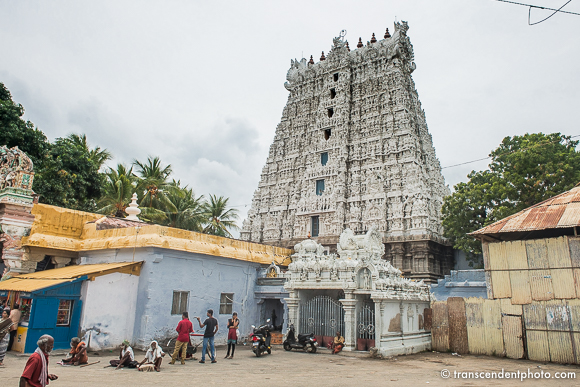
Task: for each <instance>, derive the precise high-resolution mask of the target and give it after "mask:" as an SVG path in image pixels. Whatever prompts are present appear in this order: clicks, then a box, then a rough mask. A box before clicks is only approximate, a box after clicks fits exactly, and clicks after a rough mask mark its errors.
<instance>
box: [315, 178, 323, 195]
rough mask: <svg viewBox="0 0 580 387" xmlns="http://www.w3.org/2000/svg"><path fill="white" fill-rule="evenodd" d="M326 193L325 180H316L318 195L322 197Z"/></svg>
mask: <svg viewBox="0 0 580 387" xmlns="http://www.w3.org/2000/svg"><path fill="white" fill-rule="evenodd" d="M323 192H324V179H322V180H316V195H318V196H320V195H322V193H323Z"/></svg>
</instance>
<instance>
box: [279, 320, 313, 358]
mask: <svg viewBox="0 0 580 387" xmlns="http://www.w3.org/2000/svg"><path fill="white" fill-rule="evenodd" d="M316 347H318V342H317V341H316V338H315V337H314V333H308V334H304V335H301V334H299V335H298V340H296V335H295V333H294V325H290V328H289V329H288V334H287V335H286V340H284V349H285V350H286V351H290V350H292V349H301V350H303V351H306V352H309V353H316Z"/></svg>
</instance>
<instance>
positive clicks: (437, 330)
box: [431, 301, 449, 352]
mask: <svg viewBox="0 0 580 387" xmlns="http://www.w3.org/2000/svg"><path fill="white" fill-rule="evenodd" d="M431 309H433V322H432V327H431V347H432V348H433V350H434V351H439V352H447V351H448V350H449V316H448V314H447V302H446V301H438V302H434V303H433V305H432V307H431Z"/></svg>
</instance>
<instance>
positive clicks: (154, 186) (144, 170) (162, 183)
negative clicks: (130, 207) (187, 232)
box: [133, 156, 177, 223]
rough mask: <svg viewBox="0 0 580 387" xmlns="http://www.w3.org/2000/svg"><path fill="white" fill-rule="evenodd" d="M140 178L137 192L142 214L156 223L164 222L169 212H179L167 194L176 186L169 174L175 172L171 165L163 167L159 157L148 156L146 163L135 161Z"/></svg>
mask: <svg viewBox="0 0 580 387" xmlns="http://www.w3.org/2000/svg"><path fill="white" fill-rule="evenodd" d="M133 165H135V166H136V167H137V168H138V170H137V175H138V178H139V181H138V184H137V194H138V195H139V196H140V202H139V205H140V206H141V211H142V214H143V215H144V216H145V217H146V218H149V220H151V221H153V222H155V223H163V221H164V220H165V218H166V215H165V214H166V213H167V212H173V213H174V212H177V208H176V207H175V205H174V204H173V203H172V202H171V200H170V199H169V197H168V196H167V195H168V194H169V193H170V191H171V190H172V189H175V188H176V187H175V186H174V185H173V183H172V182H169V175H171V173H172V172H173V170H172V169H171V165H167V166H166V167H165V168H162V167H161V160H159V157H151V156H149V157H148V158H147V162H146V163H142V162H140V161H138V160H134V161H133Z"/></svg>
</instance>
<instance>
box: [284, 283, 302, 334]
mask: <svg viewBox="0 0 580 387" xmlns="http://www.w3.org/2000/svg"><path fill="white" fill-rule="evenodd" d="M284 302H285V303H286V305H287V306H288V326H290V324H294V328H295V329H296V332H300V330H299V329H300V327H299V326H298V325H299V324H298V321H299V317H300V316H299V314H298V306H299V305H300V299H299V298H298V297H297V295H296V292H290V297H289V298H285V299H284Z"/></svg>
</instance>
